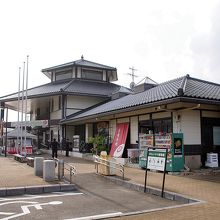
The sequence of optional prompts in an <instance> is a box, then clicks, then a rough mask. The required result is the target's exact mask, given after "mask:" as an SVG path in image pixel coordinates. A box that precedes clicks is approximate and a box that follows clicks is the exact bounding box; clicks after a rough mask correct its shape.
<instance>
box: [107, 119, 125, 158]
mask: <svg viewBox="0 0 220 220" xmlns="http://www.w3.org/2000/svg"><path fill="white" fill-rule="evenodd" d="M128 127H129V123H121V124H117V126H116V131H115V136H114V140H113V143H112V147H111V151H110V156H112V157H122V154H123V152H124V148H125V143H126V139H127V135H128Z"/></svg>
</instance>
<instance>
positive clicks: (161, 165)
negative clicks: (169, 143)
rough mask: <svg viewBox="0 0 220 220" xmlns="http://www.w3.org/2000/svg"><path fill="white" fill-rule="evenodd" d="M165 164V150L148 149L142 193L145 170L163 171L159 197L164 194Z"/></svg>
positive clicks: (145, 182) (145, 183)
mask: <svg viewBox="0 0 220 220" xmlns="http://www.w3.org/2000/svg"><path fill="white" fill-rule="evenodd" d="M166 163H167V148H165V149H164V148H150V147H149V148H148V150H147V159H146V171H145V181H144V192H146V185H147V170H148V169H152V170H158V171H163V183H162V190H161V197H163V194H164V183H165V174H166Z"/></svg>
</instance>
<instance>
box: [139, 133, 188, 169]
mask: <svg viewBox="0 0 220 220" xmlns="http://www.w3.org/2000/svg"><path fill="white" fill-rule="evenodd" d="M145 137H146V139H151V140H152V138H153V139H154V141H153V143H154V144H153V145H152V146H151V147H155V148H167V163H166V171H169V172H179V171H181V170H183V169H184V145H183V134H182V133H166V134H152V135H151V137H149V135H146V136H145ZM146 156H147V146H146V147H145V148H142V149H141V153H140V158H139V166H140V167H142V168H145V167H146Z"/></svg>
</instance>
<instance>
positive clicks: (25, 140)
mask: <svg viewBox="0 0 220 220" xmlns="http://www.w3.org/2000/svg"><path fill="white" fill-rule="evenodd" d="M28 61H29V56H28V55H27V70H26V92H25V127H24V128H25V135H24V137H25V139H24V143H25V148H24V149H25V154H27V149H26V146H27V144H26V142H27V137H26V134H27V133H26V132H27V89H28Z"/></svg>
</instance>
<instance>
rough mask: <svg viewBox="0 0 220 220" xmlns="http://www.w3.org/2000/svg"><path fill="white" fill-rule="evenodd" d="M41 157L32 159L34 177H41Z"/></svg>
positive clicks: (42, 159)
mask: <svg viewBox="0 0 220 220" xmlns="http://www.w3.org/2000/svg"><path fill="white" fill-rule="evenodd" d="M43 161H44V158H43V157H35V158H34V174H35V175H36V176H41V177H42V176H43Z"/></svg>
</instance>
